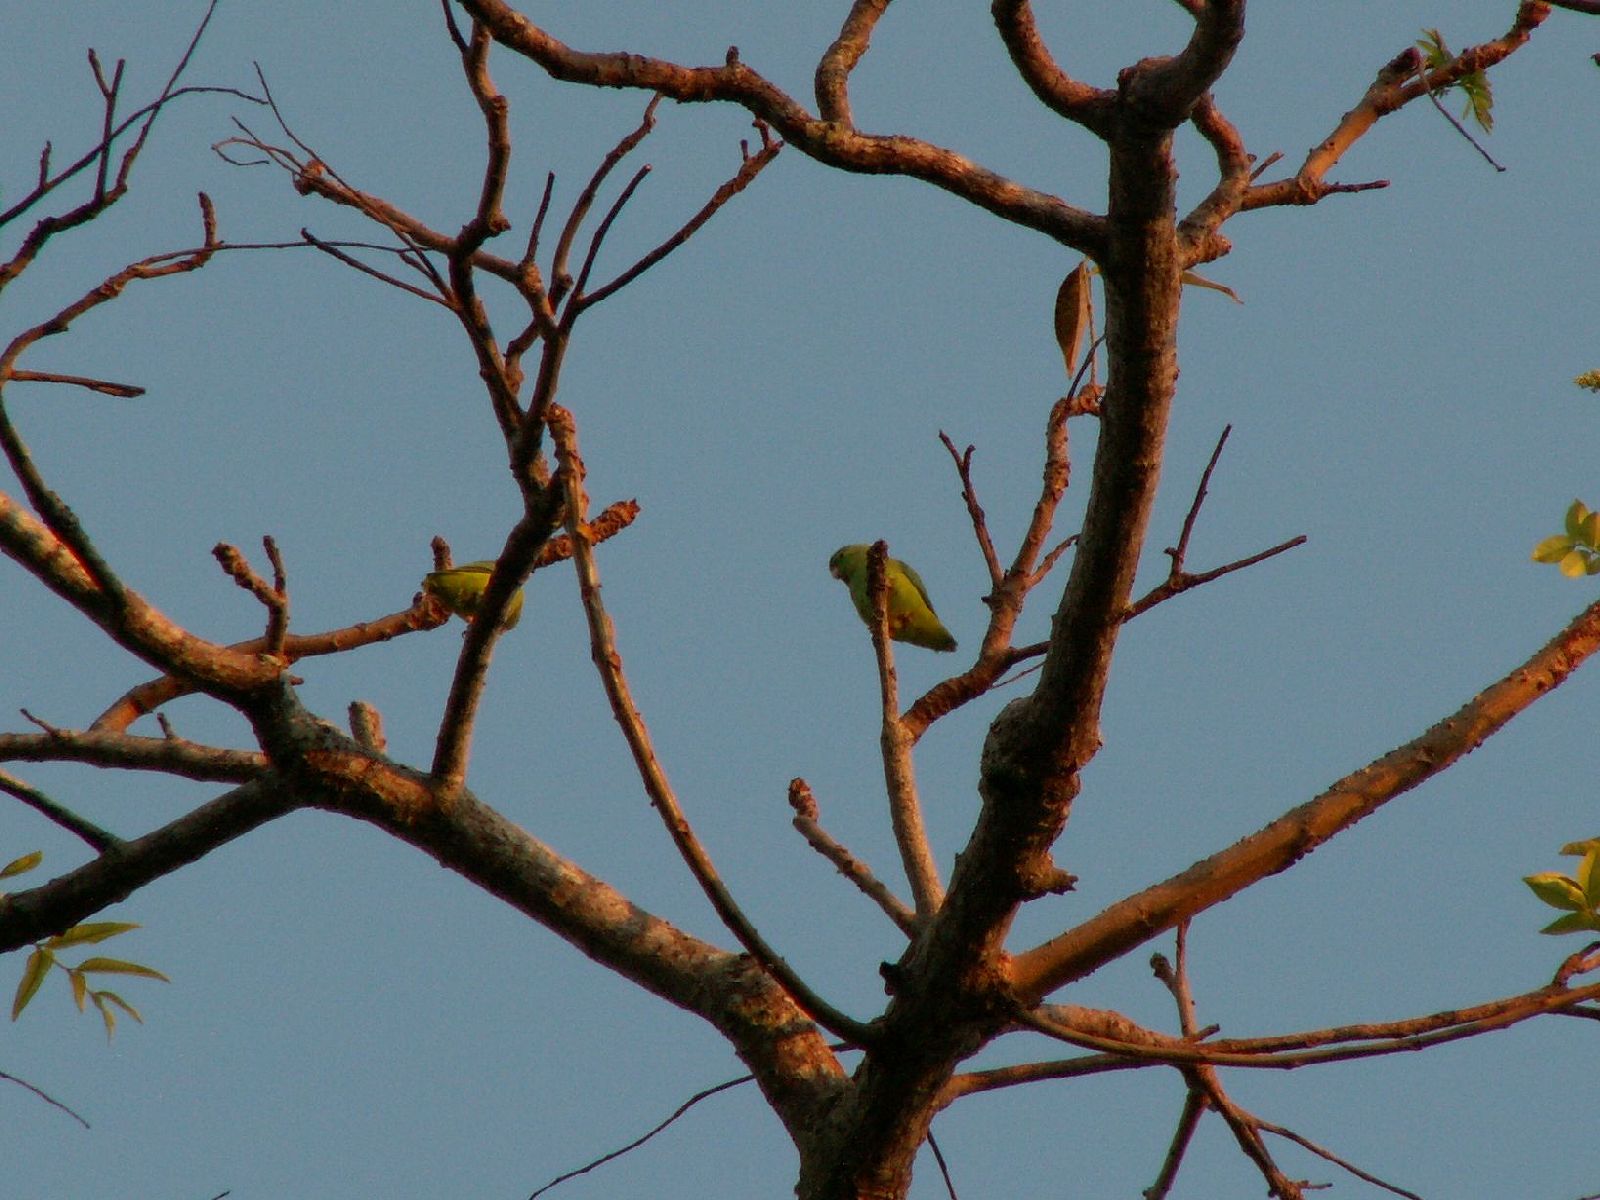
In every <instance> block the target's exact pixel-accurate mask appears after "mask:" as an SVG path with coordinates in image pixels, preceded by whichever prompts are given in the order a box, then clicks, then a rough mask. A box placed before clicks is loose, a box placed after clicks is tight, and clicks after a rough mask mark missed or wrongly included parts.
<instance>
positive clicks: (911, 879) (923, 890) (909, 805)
mask: <svg viewBox="0 0 1600 1200" xmlns="http://www.w3.org/2000/svg"><path fill="white" fill-rule="evenodd" d="M888 557H889V547H888V545H887V544H886V543H884V542H881V541H879V542H874V543H873V544H872V547H871V549H869V550H868V551H867V595H868V597H869V598H870V599H871V601H872V649H873V652H874V654H875V655H876V657H877V660H878V692H879V697H880V699H881V700H882V702H883V703H882V724H881V726H880V730H879V735H878V745H879V750H880V752H881V753H882V755H883V782H884V788H885V791H886V794H887V795H888V798H889V823H890V824H891V825H892V826H893V828H894V840H895V845H896V846H898V847H899V848H900V861H901V863H902V864H903V865H904V867H905V872H906V881H907V882H908V883H909V884H910V885H911V895H912V899H913V900H914V901H915V903H916V906H917V919H918V920H919V921H926V920H927V919H928V918H929V917H931V916H932V915H933V914H934V913H935V912H937V911H938V909H939V905H940V903H941V902H942V901H943V899H944V884H943V883H942V882H940V879H939V867H938V865H937V864H936V863H935V862H934V860H933V849H932V847H930V846H929V844H928V830H927V827H926V825H924V823H923V820H922V801H921V800H920V799H918V797H917V772H916V764H915V762H914V761H913V759H912V749H913V747H914V746H915V745H916V738H915V737H913V736H912V735H911V733H910V731H909V730H907V728H906V727H905V725H904V723H903V722H902V721H901V720H900V688H899V677H898V675H897V674H896V672H895V669H894V650H893V648H892V647H891V645H890V639H889V581H888V568H887V565H886V564H887V562H888Z"/></svg>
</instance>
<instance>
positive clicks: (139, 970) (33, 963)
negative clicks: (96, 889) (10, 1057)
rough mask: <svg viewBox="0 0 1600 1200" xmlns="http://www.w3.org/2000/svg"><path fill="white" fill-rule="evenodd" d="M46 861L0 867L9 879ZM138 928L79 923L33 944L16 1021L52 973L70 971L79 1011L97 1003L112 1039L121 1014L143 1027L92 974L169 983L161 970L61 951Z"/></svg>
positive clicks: (14, 1006) (37, 854)
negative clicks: (71, 957)
mask: <svg viewBox="0 0 1600 1200" xmlns="http://www.w3.org/2000/svg"><path fill="white" fill-rule="evenodd" d="M43 859H44V852H43V851H41V850H35V851H33V853H31V854H24V855H23V856H22V857H21V858H15V859H12V860H11V861H10V862H8V863H7V864H6V865H5V866H3V867H0V879H9V878H11V877H12V876H14V875H21V874H23V873H24V872H27V871H31V870H33V869H34V868H35V867H37V866H38V865H39V863H40V862H41V861H42V860H43ZM137 928H139V926H138V925H137V924H135V923H134V922H132V921H85V922H84V923H83V924H82V925H74V926H73V927H72V928H71V929H67V930H65V931H63V932H61V933H58V934H56V936H55V937H51V938H46V939H45V940H44V941H42V942H35V943H33V950H32V952H31V953H29V955H28V962H27V965H26V966H24V967H23V969H22V979H21V980H20V981H19V982H18V983H17V991H16V995H15V996H13V997H12V1000H11V1019H12V1020H13V1021H15V1020H16V1019H17V1018H18V1017H20V1016H21V1015H22V1010H23V1009H25V1008H27V1007H28V1002H29V1001H31V1000H32V999H33V998H34V996H36V995H37V994H38V992H39V989H40V987H42V986H43V985H44V981H45V979H46V978H47V977H48V976H49V974H50V971H51V969H52V968H59V969H60V970H62V971H64V972H66V976H67V983H68V984H69V986H70V987H71V988H72V1001H73V1003H74V1004H76V1005H77V1006H78V1011H79V1012H84V1011H86V1010H87V1008H88V1006H89V1005H90V1004H93V1005H94V1006H95V1009H96V1011H98V1012H99V1013H100V1019H101V1020H102V1021H104V1022H105V1026H106V1037H107V1038H109V1037H110V1036H111V1035H112V1034H113V1033H115V1032H116V1029H117V1013H118V1012H119V1011H120V1012H124V1013H126V1014H127V1015H128V1016H130V1017H132V1018H133V1019H134V1020H135V1021H138V1022H140V1023H141V1024H143V1022H144V1018H143V1017H142V1016H140V1015H139V1010H138V1009H136V1008H134V1006H133V1005H131V1004H129V1003H128V1002H127V1001H126V1000H124V999H123V998H122V997H121V996H119V995H118V994H117V993H116V992H113V991H111V990H110V989H109V988H96V987H91V986H89V976H90V975H136V976H138V977H140V978H142V979H159V980H160V981H161V982H162V983H167V982H169V980H168V979H167V977H166V976H165V975H163V974H162V973H161V972H160V971H158V970H156V969H155V968H154V967H147V966H144V965H143V964H141V963H136V962H129V961H127V960H126V959H122V958H105V957H103V956H100V955H95V956H92V957H90V958H86V959H84V960H83V961H82V962H80V963H76V964H69V963H64V962H62V961H60V959H58V958H57V957H56V953H57V952H58V951H61V950H70V949H72V948H73V947H75V946H92V945H94V944H96V943H97V942H103V941H105V940H106V939H107V938H114V937H116V936H117V935H118V934H122V933H127V932H128V930H130V929H137Z"/></svg>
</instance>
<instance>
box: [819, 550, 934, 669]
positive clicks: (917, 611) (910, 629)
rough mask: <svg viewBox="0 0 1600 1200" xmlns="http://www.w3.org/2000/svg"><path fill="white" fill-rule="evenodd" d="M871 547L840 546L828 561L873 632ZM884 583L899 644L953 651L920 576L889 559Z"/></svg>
mask: <svg viewBox="0 0 1600 1200" xmlns="http://www.w3.org/2000/svg"><path fill="white" fill-rule="evenodd" d="M869 549H870V547H868V546H864V545H863V546H840V547H839V549H837V550H835V551H834V552H833V557H832V558H830V559H829V560H828V574H830V575H832V576H833V577H834V578H835V579H840V580H843V581H844V584H845V586H846V587H848V588H849V589H850V599H851V600H852V601H854V602H855V606H856V612H858V613H860V614H861V619H862V620H863V621H865V622H866V623H867V628H869V629H870V628H872V597H871V596H870V595H869V594H868V592H867V551H868V550H869ZM883 574H884V581H885V583H887V584H888V596H887V598H886V599H887V608H888V610H889V636H890V637H892V638H893V639H894V640H895V641H897V642H910V643H911V644H912V645H913V646H926V647H927V648H928V649H929V650H954V649H955V648H956V639H955V638H953V637H951V636H950V631H949V630H948V629H946V628H945V627H944V626H943V625H942V624H940V622H939V614H938V613H936V612H934V611H933V603H932V602H931V601H930V600H929V599H928V589H927V588H926V587H924V586H923V584H922V576H920V575H918V574H917V573H916V572H915V571H913V570H912V569H911V568H910V567H908V566H907V565H906V564H905V563H903V562H901V561H900V560H899V559H898V558H888V559H885V560H884V563H883Z"/></svg>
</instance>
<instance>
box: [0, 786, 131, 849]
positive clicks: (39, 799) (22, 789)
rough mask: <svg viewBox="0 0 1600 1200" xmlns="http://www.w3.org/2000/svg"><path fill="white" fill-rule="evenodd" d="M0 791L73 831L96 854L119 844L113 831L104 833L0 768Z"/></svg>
mask: <svg viewBox="0 0 1600 1200" xmlns="http://www.w3.org/2000/svg"><path fill="white" fill-rule="evenodd" d="M0 792H5V793H6V794H7V795H10V796H14V797H15V798H16V799H18V800H20V801H22V803H24V804H26V805H27V806H28V807H29V808H31V809H33V810H34V811H35V812H37V813H40V814H41V815H42V816H44V817H46V818H47V819H48V820H50V821H52V822H54V823H55V824H57V825H59V826H61V828H63V829H65V830H66V831H67V832H68V833H71V834H73V835H74V836H76V837H77V838H78V839H80V840H81V841H84V842H87V843H88V844H89V847H90V849H92V850H94V851H95V853H97V854H104V853H106V852H107V851H108V850H114V849H116V848H117V847H118V846H121V845H122V839H121V838H119V837H118V836H117V835H116V834H114V833H107V832H106V831H105V830H104V829H101V828H100V826H98V825H96V824H95V823H94V822H93V821H87V820H85V819H84V818H82V817H80V816H79V815H78V814H77V813H75V812H72V811H71V810H70V809H67V808H65V807H63V806H62V805H60V804H58V803H56V802H55V801H54V800H52V799H50V797H49V796H46V795H45V794H44V793H43V792H41V791H39V789H38V788H35V787H30V786H29V785H28V784H26V783H24V782H23V781H22V780H20V779H18V778H17V777H16V776H15V775H12V774H11V773H10V772H8V771H0Z"/></svg>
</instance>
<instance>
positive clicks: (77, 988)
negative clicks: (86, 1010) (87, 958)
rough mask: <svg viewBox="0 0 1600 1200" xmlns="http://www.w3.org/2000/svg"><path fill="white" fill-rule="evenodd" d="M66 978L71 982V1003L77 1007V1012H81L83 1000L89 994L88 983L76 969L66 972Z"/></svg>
mask: <svg viewBox="0 0 1600 1200" xmlns="http://www.w3.org/2000/svg"><path fill="white" fill-rule="evenodd" d="M67 978H68V979H70V980H71V981H72V1002H73V1003H74V1004H76V1005H77V1006H78V1011H79V1012H82V1011H83V1001H84V998H85V997H86V996H88V994H89V981H88V979H86V978H85V977H84V974H83V972H82V971H80V970H78V969H77V968H76V967H74V968H72V969H71V970H69V971H68V972H67Z"/></svg>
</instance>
